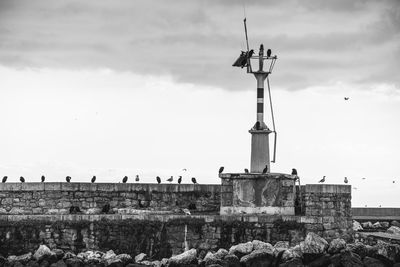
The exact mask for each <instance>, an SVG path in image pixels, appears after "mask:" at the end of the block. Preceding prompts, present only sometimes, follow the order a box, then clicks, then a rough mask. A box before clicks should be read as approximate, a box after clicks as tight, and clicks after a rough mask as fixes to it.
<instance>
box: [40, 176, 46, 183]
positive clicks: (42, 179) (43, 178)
mask: <svg viewBox="0 0 400 267" xmlns="http://www.w3.org/2000/svg"><path fill="white" fill-rule="evenodd" d="M45 179H46V178H45V177H44V175H42V177H41V181H42V183H44V180H45Z"/></svg>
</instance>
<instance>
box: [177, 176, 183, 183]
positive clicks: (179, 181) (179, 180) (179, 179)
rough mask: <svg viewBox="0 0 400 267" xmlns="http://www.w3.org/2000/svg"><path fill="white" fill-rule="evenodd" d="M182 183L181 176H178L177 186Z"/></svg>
mask: <svg viewBox="0 0 400 267" xmlns="http://www.w3.org/2000/svg"><path fill="white" fill-rule="evenodd" d="M181 183H182V176H179V178H178V184H181Z"/></svg>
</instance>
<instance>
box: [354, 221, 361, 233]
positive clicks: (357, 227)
mask: <svg viewBox="0 0 400 267" xmlns="http://www.w3.org/2000/svg"><path fill="white" fill-rule="evenodd" d="M361 230H363V227H362V226H361V224H360V223H359V222H357V221H353V231H361Z"/></svg>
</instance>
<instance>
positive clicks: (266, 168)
mask: <svg viewBox="0 0 400 267" xmlns="http://www.w3.org/2000/svg"><path fill="white" fill-rule="evenodd" d="M267 172H268V165H265V168H264V170H263V171H262V173H263V174H266V173H267Z"/></svg>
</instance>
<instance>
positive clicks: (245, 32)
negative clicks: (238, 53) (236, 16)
mask: <svg viewBox="0 0 400 267" xmlns="http://www.w3.org/2000/svg"><path fill="white" fill-rule="evenodd" d="M243 23H244V34H245V35H246V45H247V52H249V50H250V49H249V38H247V25H246V18H244V20H243Z"/></svg>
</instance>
